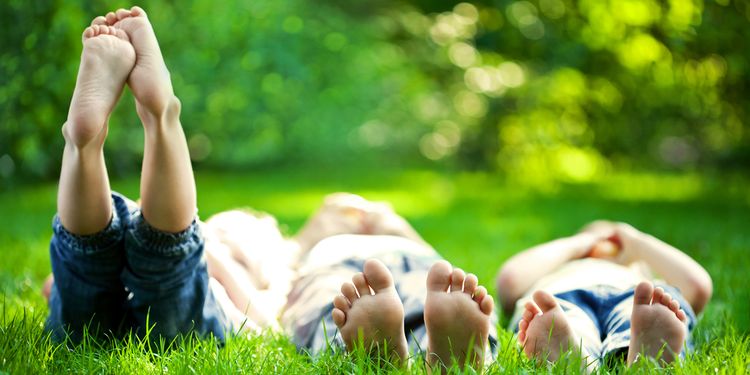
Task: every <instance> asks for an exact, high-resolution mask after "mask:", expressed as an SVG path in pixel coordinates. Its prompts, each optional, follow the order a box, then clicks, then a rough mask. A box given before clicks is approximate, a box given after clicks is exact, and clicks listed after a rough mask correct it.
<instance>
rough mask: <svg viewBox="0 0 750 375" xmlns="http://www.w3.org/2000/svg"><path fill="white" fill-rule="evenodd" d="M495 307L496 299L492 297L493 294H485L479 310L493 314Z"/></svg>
mask: <svg viewBox="0 0 750 375" xmlns="http://www.w3.org/2000/svg"><path fill="white" fill-rule="evenodd" d="M494 308H495V300H493V299H492V296H489V295H488V296H485V297H484V299H483V300H482V302H480V303H479V310H482V312H483V313H484V314H485V315H490V314H492V309H494Z"/></svg>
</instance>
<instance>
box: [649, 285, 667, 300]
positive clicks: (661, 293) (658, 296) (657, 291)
mask: <svg viewBox="0 0 750 375" xmlns="http://www.w3.org/2000/svg"><path fill="white" fill-rule="evenodd" d="M662 296H664V289H662V288H660V287H656V288H654V295H653V296H652V297H651V303H660V302H661V297H662Z"/></svg>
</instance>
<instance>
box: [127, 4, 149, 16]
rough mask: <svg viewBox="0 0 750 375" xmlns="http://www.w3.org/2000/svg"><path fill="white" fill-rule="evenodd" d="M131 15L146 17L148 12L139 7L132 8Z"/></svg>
mask: <svg viewBox="0 0 750 375" xmlns="http://www.w3.org/2000/svg"><path fill="white" fill-rule="evenodd" d="M130 14H131V15H132V16H133V17H146V11H144V10H143V8H141V7H139V6H137V5H136V6H134V7H132V8H130Z"/></svg>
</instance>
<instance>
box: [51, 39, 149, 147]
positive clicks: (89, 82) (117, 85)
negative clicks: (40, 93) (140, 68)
mask: <svg viewBox="0 0 750 375" xmlns="http://www.w3.org/2000/svg"><path fill="white" fill-rule="evenodd" d="M134 63H135V51H134V50H133V46H132V45H131V44H130V42H129V39H128V35H127V34H126V33H125V32H123V31H122V30H118V29H116V28H114V27H109V26H101V25H94V26H90V27H87V28H86V30H84V31H83V53H82V54H81V65H80V67H79V68H78V79H77V80H76V88H75V91H73V99H72V100H71V102H70V110H69V111H68V121H67V122H66V123H65V125H64V126H63V135H64V136H65V139H66V141H68V142H70V143H72V144H73V145H75V146H76V147H79V148H81V147H83V146H86V145H88V144H91V143H92V142H95V143H94V144H95V145H98V146H101V145H102V144H103V143H104V139H105V137H106V135H107V120H108V119H109V115H110V114H111V113H112V110H113V109H114V107H115V104H117V100H118V99H119V98H120V94H122V88H123V86H124V85H125V80H126V79H127V78H128V74H130V71H131V70H132V69H133V64H134Z"/></svg>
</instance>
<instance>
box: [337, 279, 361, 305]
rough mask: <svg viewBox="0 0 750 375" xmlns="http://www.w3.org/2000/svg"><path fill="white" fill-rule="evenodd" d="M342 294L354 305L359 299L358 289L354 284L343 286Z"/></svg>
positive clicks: (344, 284)
mask: <svg viewBox="0 0 750 375" xmlns="http://www.w3.org/2000/svg"><path fill="white" fill-rule="evenodd" d="M341 294H343V295H344V297H346V299H348V300H349V303H354V301H356V300H357V298H359V296H358V295H357V289H356V288H355V287H354V284H352V283H343V284H341Z"/></svg>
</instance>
